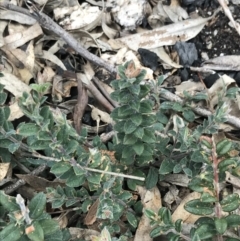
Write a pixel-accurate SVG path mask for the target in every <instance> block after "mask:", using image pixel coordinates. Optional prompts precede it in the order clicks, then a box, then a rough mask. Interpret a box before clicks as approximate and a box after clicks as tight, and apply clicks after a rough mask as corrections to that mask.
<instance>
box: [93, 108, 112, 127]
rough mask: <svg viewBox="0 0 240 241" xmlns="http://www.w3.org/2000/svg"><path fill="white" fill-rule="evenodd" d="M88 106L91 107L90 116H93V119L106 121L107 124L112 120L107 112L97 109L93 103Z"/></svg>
mask: <svg viewBox="0 0 240 241" xmlns="http://www.w3.org/2000/svg"><path fill="white" fill-rule="evenodd" d="M89 106H90V107H91V108H92V112H91V117H92V118H93V120H96V121H97V120H98V119H100V120H101V121H102V122H104V123H107V124H110V123H112V121H113V120H112V118H111V117H110V115H109V114H108V113H107V112H105V111H102V110H99V109H98V108H96V107H94V106H93V105H89Z"/></svg>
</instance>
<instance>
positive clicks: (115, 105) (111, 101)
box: [92, 76, 119, 108]
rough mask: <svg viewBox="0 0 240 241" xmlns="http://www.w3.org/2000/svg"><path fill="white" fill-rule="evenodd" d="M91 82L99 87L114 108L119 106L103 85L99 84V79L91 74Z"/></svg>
mask: <svg viewBox="0 0 240 241" xmlns="http://www.w3.org/2000/svg"><path fill="white" fill-rule="evenodd" d="M92 80H93V82H94V84H95V85H96V86H97V87H98V88H99V89H100V91H101V92H102V94H103V95H104V96H105V97H106V99H107V100H108V101H109V102H110V103H111V104H112V105H113V106H114V107H115V108H116V107H119V104H118V103H117V102H116V101H114V100H112V98H111V97H110V95H109V93H108V92H107V91H106V90H105V89H104V87H103V86H102V85H101V83H100V80H99V79H98V78H97V77H95V76H93V79H92Z"/></svg>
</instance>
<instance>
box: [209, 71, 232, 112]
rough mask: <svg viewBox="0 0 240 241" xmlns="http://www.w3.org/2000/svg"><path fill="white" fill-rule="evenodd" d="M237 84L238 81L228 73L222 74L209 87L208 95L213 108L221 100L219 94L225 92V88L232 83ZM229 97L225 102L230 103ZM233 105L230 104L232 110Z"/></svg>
mask: <svg viewBox="0 0 240 241" xmlns="http://www.w3.org/2000/svg"><path fill="white" fill-rule="evenodd" d="M233 83H234V85H236V82H235V80H234V79H232V78H231V77H229V76H228V75H223V76H220V78H219V79H218V80H217V81H216V82H215V83H214V84H213V85H212V86H211V88H210V89H208V95H209V99H210V107H211V109H214V106H215V105H216V104H217V103H218V102H219V94H220V93H221V92H223V90H224V89H225V88H227V87H228V86H230V85H231V84H233ZM229 101H231V100H229V99H227V98H226V101H225V103H226V104H227V103H229ZM230 108H231V106H229V111H230Z"/></svg>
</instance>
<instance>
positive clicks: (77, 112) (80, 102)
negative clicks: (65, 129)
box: [73, 78, 88, 134]
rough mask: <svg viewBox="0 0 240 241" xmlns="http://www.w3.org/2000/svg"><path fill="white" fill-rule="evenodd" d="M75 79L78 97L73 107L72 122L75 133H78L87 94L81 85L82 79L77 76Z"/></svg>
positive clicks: (86, 101) (86, 102)
mask: <svg viewBox="0 0 240 241" xmlns="http://www.w3.org/2000/svg"><path fill="white" fill-rule="evenodd" d="M77 81H78V99H77V104H76V105H75V108H74V114H73V123H74V127H75V129H76V131H77V133H78V134H80V132H81V126H82V118H83V115H84V112H85V109H86V107H87V104H88V94H87V89H86V87H85V86H84V85H83V83H82V81H81V80H80V79H79V78H77Z"/></svg>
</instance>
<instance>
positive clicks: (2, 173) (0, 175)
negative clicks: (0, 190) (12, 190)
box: [0, 163, 10, 181]
mask: <svg viewBox="0 0 240 241" xmlns="http://www.w3.org/2000/svg"><path fill="white" fill-rule="evenodd" d="M9 167H10V163H0V181H2V180H3V179H4V178H5V177H6V175H7V172H8V170H9Z"/></svg>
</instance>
